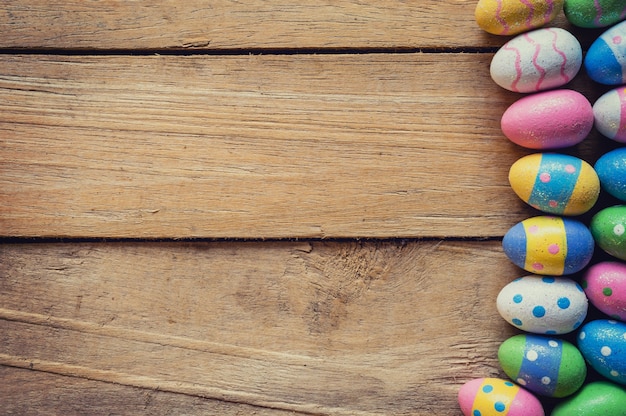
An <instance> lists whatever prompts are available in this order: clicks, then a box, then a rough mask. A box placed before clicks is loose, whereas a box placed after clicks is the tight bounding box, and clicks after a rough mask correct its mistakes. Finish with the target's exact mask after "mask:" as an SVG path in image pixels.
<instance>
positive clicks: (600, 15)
mask: <svg viewBox="0 0 626 416" xmlns="http://www.w3.org/2000/svg"><path fill="white" fill-rule="evenodd" d="M563 10H564V11H565V17H566V18H567V20H568V21H569V22H570V23H571V24H573V25H575V26H579V27H585V28H598V27H607V26H611V25H612V24H614V23H617V22H619V21H620V20H622V19H626V3H625V2H624V0H565V4H564V5H563Z"/></svg>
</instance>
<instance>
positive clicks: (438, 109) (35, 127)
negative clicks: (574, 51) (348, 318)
mask: <svg viewBox="0 0 626 416" xmlns="http://www.w3.org/2000/svg"><path fill="white" fill-rule="evenodd" d="M490 58H491V55H490V54H424V53H417V54H399V55H398V54H371V55H285V56H281V55H270V56H141V57H133V56H47V55H44V56H40V55H16V56H15V55H3V56H0V158H1V159H2V160H3V163H2V165H1V166H0V235H3V236H9V237H31V236H35V237H109V238H188V237H191V238H308V237H313V238H329V237H492V236H499V235H502V234H503V233H504V232H505V231H506V230H507V229H508V228H509V227H510V226H511V225H512V224H514V223H515V222H517V221H519V220H521V219H523V218H525V217H526V216H527V215H528V210H527V209H526V207H525V206H524V204H523V203H522V202H521V201H519V200H518V199H517V197H516V196H515V195H514V194H513V192H511V191H510V189H509V185H508V181H507V175H508V169H509V167H510V165H511V164H512V163H513V161H515V160H516V159H517V158H519V157H520V156H522V155H523V154H525V153H528V152H524V150H522V149H520V148H518V147H516V146H515V145H513V144H512V143H510V142H509V141H508V140H507V139H506V138H504V136H503V135H502V133H501V131H500V128H499V116H500V114H501V112H503V111H504V109H505V108H506V106H507V105H508V104H510V103H511V102H513V101H514V100H515V99H517V98H518V97H517V96H516V95H513V94H512V93H506V92H504V91H502V89H501V88H499V87H497V86H495V84H494V83H493V82H490V81H489V75H488V71H487V70H486V68H487V67H488V64H489V60H490ZM581 84H582V85H583V87H584V85H585V83H584V80H581ZM600 140H601V139H598V138H594V137H591V138H589V139H588V140H586V141H585V143H584V144H583V145H581V146H580V147H582V148H583V151H584V150H585V149H588V151H587V153H586V154H587V155H592V156H593V155H595V154H600V152H601V149H602V146H597V145H596V141H600ZM573 151H577V149H573ZM583 153H584V152H583Z"/></svg>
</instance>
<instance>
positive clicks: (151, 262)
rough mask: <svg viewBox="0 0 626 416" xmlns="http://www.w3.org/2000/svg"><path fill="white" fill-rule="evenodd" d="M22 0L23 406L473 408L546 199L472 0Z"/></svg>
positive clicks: (156, 410)
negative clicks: (510, 286) (468, 384)
mask: <svg viewBox="0 0 626 416" xmlns="http://www.w3.org/2000/svg"><path fill="white" fill-rule="evenodd" d="M3 6H4V7H3V8H2V10H1V11H0V34H1V36H0V160H1V163H0V239H1V241H0V243H1V244H0V378H1V379H2V381H3V382H2V383H0V397H2V400H0V413H2V414H24V415H30V414H59V415H73V414H76V415H82V414H151V415H161V414H163V415H166V414H168V415H169V414H185V415H206V414H219V415H226V416H230V415H248V414H250V415H262V416H266V415H279V416H282V415H289V414H297V415H305V414H315V415H335V414H336V415H412V416H424V415H451V416H458V415H460V411H459V410H458V405H457V403H456V393H457V391H458V388H459V387H460V385H461V384H462V383H464V382H465V381H467V380H469V379H471V378H474V377H484V376H497V375H500V376H502V375H503V373H502V372H501V371H500V369H499V367H498V364H497V360H496V351H497V348H498V346H499V344H500V343H501V342H502V341H503V340H504V339H506V338H507V337H508V336H510V335H512V334H513V333H514V331H513V329H512V328H511V327H510V326H508V324H506V323H505V322H504V321H503V320H502V319H501V318H500V317H499V316H498V315H497V312H496V310H495V297H496V295H497V293H498V291H499V290H500V289H501V287H502V286H503V285H504V284H506V283H507V282H508V281H510V280H512V279H513V278H515V277H518V276H520V275H521V274H522V272H521V271H520V270H519V269H517V268H516V267H514V266H513V265H512V264H511V263H510V262H509V261H508V260H507V259H506V257H505V256H504V254H503V253H502V251H501V248H500V238H501V237H502V235H503V234H504V232H506V230H507V229H508V228H509V227H510V226H511V225H513V224H514V223H515V222H517V221H520V220H522V219H524V218H526V217H529V216H531V215H536V214H537V212H536V211H533V210H531V209H530V208H528V207H527V206H525V205H524V204H523V203H522V202H521V201H519V200H518V199H517V197H516V196H515V195H514V194H513V192H512V191H511V190H510V188H509V185H508V181H507V174H508V169H509V167H510V165H511V163H513V162H514V161H515V160H517V159H518V158H519V157H521V156H522V155H525V154H527V153H529V152H528V151H526V150H524V149H521V148H519V147H516V146H515V145H513V144H511V143H510V142H508V141H507V140H506V138H504V137H503V136H502V133H501V132H500V129H499V118H500V115H501V114H502V112H503V111H504V110H505V109H506V107H507V106H508V105H510V104H511V103H513V102H514V101H515V100H516V99H518V98H519V97H520V96H519V95H516V94H513V93H509V92H506V91H504V90H502V89H500V88H499V87H497V86H495V84H494V83H493V82H492V81H491V79H490V78H489V73H488V66H489V62H490V60H491V57H492V56H493V53H494V51H495V50H496V48H497V47H498V46H500V45H501V44H502V43H503V42H504V41H505V40H506V39H505V38H500V37H497V36H491V35H487V34H485V33H483V32H481V31H480V30H479V29H478V28H477V26H476V24H475V22H474V18H473V9H474V6H475V1H473V0H471V1H470V0H459V1H452V0H445V1H435V0H429V1H425V2H391V1H385V0H380V1H375V2H374V1H347V0H346V1H333V2H321V3H320V2H311V1H300V2H281V1H278V0H271V1H250V2H235V1H211V2H207V1H199V0H191V1H186V2H180V1H175V0H169V1H161V2H149V1H133V2H121V1H98V2H96V1H88V2H85V1H76V0H73V1H47V0H46V1H44V0H38V1H34V0H33V1H17V0H8V1H5V2H4V4H3ZM555 24H556V25H558V26H561V27H568V28H569V29H572V28H571V27H569V26H567V23H566V22H565V20H564V18H563V16H561V17H559V19H558V20H557V22H556V23H555ZM572 30H573V31H574V33H576V34H577V35H579V36H580V39H581V43H582V44H583V45H584V46H588V45H589V44H590V42H591V40H593V38H594V37H595V36H597V34H598V32H597V31H587V32H585V31H581V30H577V29H572ZM571 88H575V89H578V90H580V91H582V92H583V93H584V94H585V95H587V97H588V98H589V99H590V101H594V100H595V99H596V98H597V97H599V95H600V94H601V93H602V92H603V91H604V90H606V88H604V89H600V88H597V87H596V86H594V85H592V84H591V83H590V82H589V80H588V79H587V78H586V75H585V74H584V73H581V75H579V76H578V77H577V78H576V80H575V81H574V82H573V83H572V84H571ZM612 147H614V144H611V143H609V142H608V141H607V139H604V138H602V137H600V136H599V134H597V133H596V132H595V131H594V132H593V133H592V134H591V136H590V137H589V138H588V139H587V140H585V142H583V143H582V144H581V145H579V146H576V147H574V148H572V149H567V151H566V152H567V153H570V154H576V155H579V156H582V157H583V158H585V159H586V160H587V161H589V162H594V161H595V160H596V159H597V158H598V157H599V156H600V155H601V154H602V153H604V152H605V151H606V150H608V149H610V148H612ZM611 202H612V201H611V200H610V199H607V198H606V197H605V196H603V198H602V201H601V203H600V204H599V205H598V207H597V208H596V209H599V208H600V207H601V206H603V205H606V204H609V203H611ZM588 215H591V213H590V214H588ZM588 215H587V216H584V217H582V219H583V220H586V219H588ZM547 406H548V407H549V406H550V403H547Z"/></svg>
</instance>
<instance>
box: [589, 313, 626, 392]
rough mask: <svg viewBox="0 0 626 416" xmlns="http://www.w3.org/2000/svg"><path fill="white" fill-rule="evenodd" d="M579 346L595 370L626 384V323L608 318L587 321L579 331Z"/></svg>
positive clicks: (616, 381) (614, 380)
mask: <svg viewBox="0 0 626 416" xmlns="http://www.w3.org/2000/svg"><path fill="white" fill-rule="evenodd" d="M578 348H579V349H580V352H581V353H582V355H583V357H585V360H586V361H587V362H588V363H589V365H591V367H593V369H594V370H596V371H597V372H598V373H600V374H601V375H603V376H604V377H606V378H607V379H609V380H611V381H613V382H615V383H619V384H622V385H626V323H624V322H618V321H613V320H607V319H599V320H596V321H591V322H588V323H586V324H585V325H583V327H582V328H581V329H580V332H579V333H578Z"/></svg>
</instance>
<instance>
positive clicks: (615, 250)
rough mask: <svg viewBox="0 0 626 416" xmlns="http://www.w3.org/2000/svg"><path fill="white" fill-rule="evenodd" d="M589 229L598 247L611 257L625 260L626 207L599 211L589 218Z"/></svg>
mask: <svg viewBox="0 0 626 416" xmlns="http://www.w3.org/2000/svg"><path fill="white" fill-rule="evenodd" d="M589 228H590V230H591V234H592V235H593V238H594V240H595V241H596V244H597V245H598V247H600V248H601V249H602V250H604V251H605V252H607V253H609V254H610V255H611V256H613V257H617V258H618V259H620V260H626V233H625V231H626V205H615V206H612V207H608V208H604V209H602V210H600V211H599V212H598V213H597V214H595V215H594V216H593V217H592V218H591V223H590V224H589Z"/></svg>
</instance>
